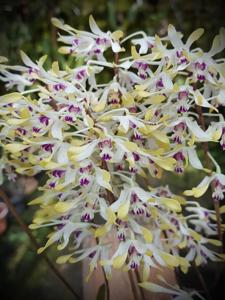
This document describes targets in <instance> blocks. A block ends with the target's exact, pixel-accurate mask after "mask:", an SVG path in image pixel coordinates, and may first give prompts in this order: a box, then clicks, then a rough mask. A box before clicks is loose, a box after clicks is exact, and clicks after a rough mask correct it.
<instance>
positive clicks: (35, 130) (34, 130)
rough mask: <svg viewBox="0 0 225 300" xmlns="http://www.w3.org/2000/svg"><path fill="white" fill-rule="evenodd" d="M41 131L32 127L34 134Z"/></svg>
mask: <svg viewBox="0 0 225 300" xmlns="http://www.w3.org/2000/svg"><path fill="white" fill-rule="evenodd" d="M40 130H41V128H38V127H35V126H34V127H32V131H33V132H35V133H39V132H40Z"/></svg>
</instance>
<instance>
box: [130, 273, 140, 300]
mask: <svg viewBox="0 0 225 300" xmlns="http://www.w3.org/2000/svg"><path fill="white" fill-rule="evenodd" d="M128 277H129V280H130V286H131V289H132V292H133V296H134V299H135V300H138V298H139V297H138V293H137V290H136V287H135V286H136V284H135V282H134V278H133V273H132V271H131V270H129V271H128Z"/></svg>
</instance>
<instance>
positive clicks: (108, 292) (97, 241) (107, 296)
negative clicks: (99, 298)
mask: <svg viewBox="0 0 225 300" xmlns="http://www.w3.org/2000/svg"><path fill="white" fill-rule="evenodd" d="M95 241H96V244H97V245H98V244H99V239H98V238H96V239H95ZM102 273H103V276H104V281H105V287H106V293H105V300H110V289H109V281H108V279H107V276H106V273H105V270H104V268H103V267H102Z"/></svg>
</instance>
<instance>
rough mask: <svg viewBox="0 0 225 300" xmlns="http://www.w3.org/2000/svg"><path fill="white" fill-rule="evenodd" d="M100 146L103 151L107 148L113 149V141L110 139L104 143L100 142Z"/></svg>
mask: <svg viewBox="0 0 225 300" xmlns="http://www.w3.org/2000/svg"><path fill="white" fill-rule="evenodd" d="M98 145H99V148H100V149H101V150H102V149H104V148H105V147H108V148H112V141H111V140H110V139H105V140H104V141H101V142H99V143H98Z"/></svg>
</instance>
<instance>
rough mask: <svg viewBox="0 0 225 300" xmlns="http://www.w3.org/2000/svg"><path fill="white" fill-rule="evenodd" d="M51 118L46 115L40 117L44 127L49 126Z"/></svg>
mask: <svg viewBox="0 0 225 300" xmlns="http://www.w3.org/2000/svg"><path fill="white" fill-rule="evenodd" d="M49 120H50V119H49V117H46V116H44V115H41V116H40V117H39V121H40V122H41V123H42V124H44V125H46V126H48V125H49Z"/></svg>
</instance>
